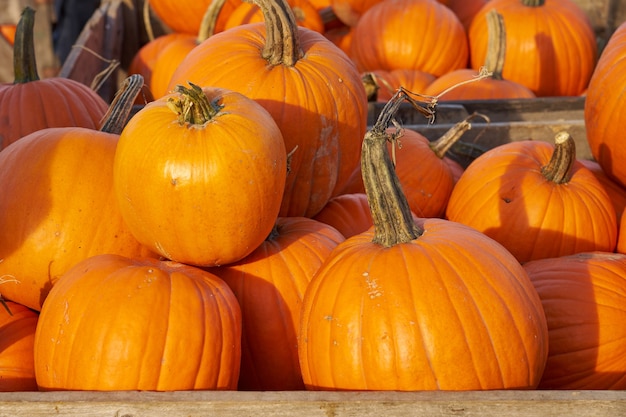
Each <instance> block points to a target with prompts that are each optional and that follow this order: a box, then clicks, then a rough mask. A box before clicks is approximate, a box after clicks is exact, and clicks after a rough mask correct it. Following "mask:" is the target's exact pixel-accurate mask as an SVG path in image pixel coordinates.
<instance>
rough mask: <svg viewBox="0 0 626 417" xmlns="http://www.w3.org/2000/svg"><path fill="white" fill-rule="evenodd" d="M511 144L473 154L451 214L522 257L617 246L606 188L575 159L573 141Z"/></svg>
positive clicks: (561, 134)
mask: <svg viewBox="0 0 626 417" xmlns="http://www.w3.org/2000/svg"><path fill="white" fill-rule="evenodd" d="M555 142H556V144H555V145H553V144H551V143H548V142H542V141H531V140H526V141H519V142H510V143H506V144H503V145H500V146H498V147H496V148H493V149H491V150H489V151H487V152H485V153H483V154H482V155H480V156H479V157H478V158H476V159H475V160H474V161H473V162H472V163H471V164H470V165H469V166H468V167H467V169H466V170H465V171H464V172H463V174H462V175H461V178H460V179H459V181H458V182H457V183H456V185H455V187H454V189H453V190H452V195H451V196H450V200H449V201H448V208H447V210H446V216H447V217H448V219H450V220H452V221H456V222H460V223H463V224H466V225H469V226H471V227H473V228H475V229H477V230H479V231H481V232H483V233H485V234H486V235H487V236H490V237H491V238H493V239H495V240H497V241H498V242H500V243H501V244H502V245H504V246H505V247H506V248H507V249H508V250H509V251H511V253H512V254H513V255H515V257H516V258H517V259H518V260H519V261H520V262H527V261H530V260H534V259H541V258H553V257H558V256H563V255H570V254H574V253H578V252H588V251H596V250H599V251H608V252H612V251H613V250H614V249H615V245H616V240H617V218H616V213H615V209H614V208H613V204H612V202H611V199H610V197H609V195H608V194H607V192H606V190H605V189H604V186H603V185H602V184H601V183H600V182H599V180H598V179H597V178H596V177H595V176H594V174H593V173H592V172H591V171H590V170H589V169H587V168H586V167H585V166H583V165H582V164H581V163H580V162H579V161H577V160H576V153H575V152H576V151H575V144H574V140H573V138H572V137H571V136H570V135H569V134H567V133H566V132H559V133H558V134H557V135H556V137H555Z"/></svg>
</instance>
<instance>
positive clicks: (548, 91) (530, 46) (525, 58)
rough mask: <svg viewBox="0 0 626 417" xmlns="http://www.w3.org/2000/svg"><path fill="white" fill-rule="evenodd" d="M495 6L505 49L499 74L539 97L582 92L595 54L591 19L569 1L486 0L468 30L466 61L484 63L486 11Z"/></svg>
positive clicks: (594, 36) (474, 64) (479, 65)
mask: <svg viewBox="0 0 626 417" xmlns="http://www.w3.org/2000/svg"><path fill="white" fill-rule="evenodd" d="M492 9H496V10H497V11H498V12H499V13H500V14H501V15H502V16H503V18H504V22H505V25H506V44H507V54H506V57H505V62H504V70H503V71H502V77H503V78H504V79H506V80H510V81H515V82H518V83H520V84H523V85H525V86H526V87H528V88H529V89H530V90H532V92H533V93H534V94H535V95H536V96H539V97H545V96H577V95H580V94H582V93H583V91H584V90H585V88H587V84H588V83H589V79H590V78H591V74H592V73H593V70H594V67H595V64H596V59H597V56H596V55H597V43H596V35H595V33H594V30H593V27H592V26H591V23H590V22H589V18H588V17H587V15H586V14H585V13H584V12H583V11H582V9H581V8H580V6H578V4H576V2H575V1H572V0H490V1H488V2H487V3H486V4H485V5H484V6H483V7H482V8H481V9H480V10H479V11H478V13H477V14H476V15H475V16H474V19H473V20H472V24H471V25H470V29H469V32H468V38H469V45H470V51H471V54H470V66H471V68H473V69H475V70H477V69H479V68H480V67H481V66H482V65H483V64H484V62H485V56H486V55H487V45H488V43H489V41H488V33H489V31H488V30H487V20H486V19H485V15H486V14H487V13H488V12H489V11H490V10H492Z"/></svg>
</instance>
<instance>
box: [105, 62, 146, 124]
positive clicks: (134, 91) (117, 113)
mask: <svg viewBox="0 0 626 417" xmlns="http://www.w3.org/2000/svg"><path fill="white" fill-rule="evenodd" d="M142 87H143V77H142V76H141V75H139V74H132V75H131V76H129V77H128V78H126V80H124V83H123V84H122V86H121V87H120V89H119V90H118V91H117V93H116V94H115V97H114V98H113V101H112V102H111V105H110V106H109V109H108V110H107V112H106V114H105V115H104V117H103V118H102V122H101V123H100V131H101V132H107V133H113V134H116V135H119V134H120V133H122V130H123V129H124V126H125V125H126V122H127V121H128V117H129V115H130V113H131V111H132V109H133V104H134V103H135V99H136V98H137V95H139V92H140V91H141V89H142Z"/></svg>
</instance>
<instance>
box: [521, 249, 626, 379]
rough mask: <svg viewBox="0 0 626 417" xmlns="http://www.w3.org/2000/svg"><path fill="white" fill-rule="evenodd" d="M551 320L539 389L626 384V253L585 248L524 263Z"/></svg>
mask: <svg viewBox="0 0 626 417" xmlns="http://www.w3.org/2000/svg"><path fill="white" fill-rule="evenodd" d="M524 269H525V270H526V272H527V273H528V276H529V277H530V279H531V281H532V283H533V285H534V286H535V288H536V290H537V293H538V294H539V297H540V298H541V302H542V305H543V308H544V311H545V313H546V319H547V321H548V335H549V346H550V347H549V354H548V360H547V363H546V368H545V371H544V374H543V377H542V379H541V382H540V383H539V386H538V388H539V389H565V390H623V389H624V388H625V387H626V377H625V374H626V328H624V325H623V324H624V322H625V321H626V305H625V304H624V298H625V297H626V279H625V278H624V277H626V255H624V254H615V253H610V252H586V253H580V254H575V255H569V256H563V257H559V258H549V259H541V260H537V261H531V262H527V263H526V264H524Z"/></svg>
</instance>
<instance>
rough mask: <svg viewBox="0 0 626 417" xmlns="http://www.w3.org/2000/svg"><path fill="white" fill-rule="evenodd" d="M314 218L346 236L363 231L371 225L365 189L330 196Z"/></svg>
mask: <svg viewBox="0 0 626 417" xmlns="http://www.w3.org/2000/svg"><path fill="white" fill-rule="evenodd" d="M359 173H360V170H359ZM314 219H315V220H317V221H320V222H322V223H326V224H328V225H331V226H332V227H334V228H335V229H337V230H339V232H340V233H341V234H342V235H343V236H345V237H346V238H349V237H352V236H354V235H358V234H359V233H363V232H365V231H367V230H368V229H369V228H370V227H372V225H373V221H372V214H371V213H370V207H369V205H368V203H367V195H366V194H365V191H363V192H357V193H352V194H340V195H338V196H336V197H333V198H331V199H330V201H329V202H328V204H326V205H325V206H324V208H323V209H322V211H320V212H319V213H317V215H316V216H315V217H314Z"/></svg>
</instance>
